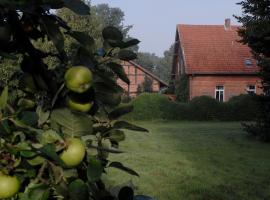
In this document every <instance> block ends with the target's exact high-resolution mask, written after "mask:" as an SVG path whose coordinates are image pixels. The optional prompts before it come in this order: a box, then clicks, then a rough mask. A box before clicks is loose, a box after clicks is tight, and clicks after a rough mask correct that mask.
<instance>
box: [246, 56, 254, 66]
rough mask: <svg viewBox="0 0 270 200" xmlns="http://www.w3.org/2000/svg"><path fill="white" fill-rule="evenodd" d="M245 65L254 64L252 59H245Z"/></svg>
mask: <svg viewBox="0 0 270 200" xmlns="http://www.w3.org/2000/svg"><path fill="white" fill-rule="evenodd" d="M245 65H246V67H251V66H252V65H253V64H252V60H251V59H249V58H248V59H245Z"/></svg>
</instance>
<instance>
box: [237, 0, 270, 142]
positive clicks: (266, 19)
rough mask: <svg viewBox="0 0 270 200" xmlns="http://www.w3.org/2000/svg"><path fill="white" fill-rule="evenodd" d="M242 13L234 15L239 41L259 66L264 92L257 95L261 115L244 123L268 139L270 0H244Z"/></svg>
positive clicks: (269, 122) (269, 112)
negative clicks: (246, 46) (240, 24)
mask: <svg viewBox="0 0 270 200" xmlns="http://www.w3.org/2000/svg"><path fill="white" fill-rule="evenodd" d="M239 5H241V6H242V9H243V15H242V16H241V17H236V18H237V19H238V21H239V22H240V23H242V24H243V27H242V28H241V29H240V30H239V35H240V36H241V38H242V40H241V42H242V43H244V44H247V45H248V46H249V47H250V48H251V49H252V53H253V55H254V58H255V59H256V60H257V65H258V66H259V67H260V73H259V75H260V77H261V79H262V88H263V92H264V94H263V95H261V96H260V97H258V99H259V101H260V105H261V109H260V110H261V115H260V116H259V117H258V119H257V120H256V124H255V125H254V124H253V125H246V130H247V131H248V132H249V133H250V134H252V135H255V136H256V137H258V138H261V139H262V140H264V141H270V39H269V38H270V25H269V24H270V1H268V0H264V1H260V0H244V1H241V2H240V3H239Z"/></svg>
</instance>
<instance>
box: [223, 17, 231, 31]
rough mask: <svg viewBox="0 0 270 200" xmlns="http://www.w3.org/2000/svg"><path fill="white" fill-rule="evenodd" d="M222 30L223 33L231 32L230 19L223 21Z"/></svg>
mask: <svg viewBox="0 0 270 200" xmlns="http://www.w3.org/2000/svg"><path fill="white" fill-rule="evenodd" d="M224 28H225V31H228V30H231V19H230V18H227V19H225V24H224Z"/></svg>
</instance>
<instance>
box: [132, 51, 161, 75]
mask: <svg viewBox="0 0 270 200" xmlns="http://www.w3.org/2000/svg"><path fill="white" fill-rule="evenodd" d="M159 60H160V58H159V57H158V56H156V55H155V54H154V53H149V52H139V53H138V59H137V60H136V62H137V63H138V64H139V65H141V66H142V67H144V68H145V69H147V70H149V71H150V72H154V70H155V68H156V66H157V64H158V63H159Z"/></svg>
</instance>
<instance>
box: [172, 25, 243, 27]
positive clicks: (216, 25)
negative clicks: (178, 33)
mask: <svg viewBox="0 0 270 200" xmlns="http://www.w3.org/2000/svg"><path fill="white" fill-rule="evenodd" d="M177 26H202V27H206V26H207V27H209V26H220V27H224V24H177ZM231 27H241V25H231Z"/></svg>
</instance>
